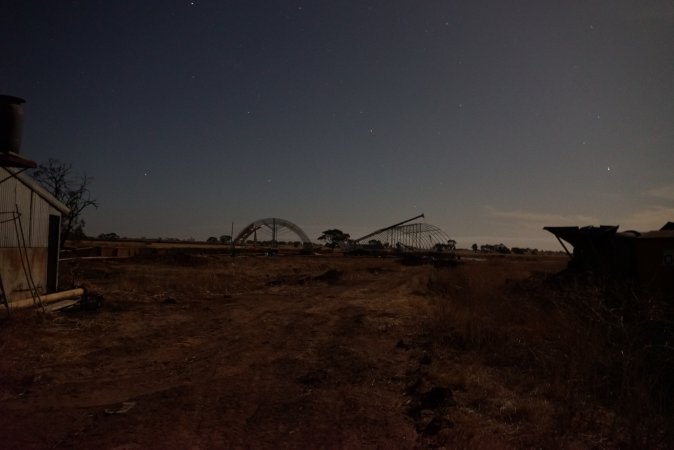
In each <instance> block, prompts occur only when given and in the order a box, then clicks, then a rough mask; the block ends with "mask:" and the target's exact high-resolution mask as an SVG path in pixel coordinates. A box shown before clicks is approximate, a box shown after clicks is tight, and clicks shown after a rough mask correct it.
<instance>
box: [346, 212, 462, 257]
mask: <svg viewBox="0 0 674 450" xmlns="http://www.w3.org/2000/svg"><path fill="white" fill-rule="evenodd" d="M417 219H425V216H424V215H423V214H419V215H418V216H415V217H412V218H411V219H407V220H403V221H402V222H399V223H396V224H395V225H391V226H388V227H385V228H381V229H379V230H376V231H373V232H372V233H370V234H367V235H365V236H363V237H361V238H358V239H356V240H354V241H353V245H354V246H360V247H367V246H368V245H370V244H369V243H370V242H371V241H377V245H378V244H379V243H381V245H382V247H383V248H389V249H393V250H397V251H431V250H435V249H436V248H437V246H438V245H447V244H448V242H449V240H450V238H449V236H448V235H447V233H445V232H444V231H442V230H441V229H440V228H438V227H436V226H434V225H431V224H428V223H425V222H419V223H410V222H413V221H415V220H417Z"/></svg>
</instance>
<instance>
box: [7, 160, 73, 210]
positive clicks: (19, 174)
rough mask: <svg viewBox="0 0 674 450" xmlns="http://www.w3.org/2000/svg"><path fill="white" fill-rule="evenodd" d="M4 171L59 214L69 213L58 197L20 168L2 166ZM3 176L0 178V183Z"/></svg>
mask: <svg viewBox="0 0 674 450" xmlns="http://www.w3.org/2000/svg"><path fill="white" fill-rule="evenodd" d="M3 169H4V170H5V171H7V172H8V175H9V177H13V178H15V179H17V180H19V181H20V182H21V183H22V184H24V185H25V186H26V187H27V188H28V189H30V190H31V191H33V192H35V193H36V194H37V195H39V196H40V197H42V198H43V199H44V200H45V201H46V202H47V203H49V204H50V205H51V206H53V207H54V208H56V209H57V210H58V211H60V212H61V214H68V213H70V209H69V208H68V207H67V206H66V205H64V204H63V203H62V202H61V201H60V200H59V199H57V198H56V197H54V196H53V195H52V194H51V193H50V192H49V191H47V190H46V189H45V188H44V187H43V186H42V185H41V184H40V183H38V182H37V181H36V180H35V179H33V178H32V177H31V176H29V175H26V174H25V173H23V171H21V170H16V169H12V168H9V167H3ZM4 178H5V177H2V178H0V183H1V182H2V180H3V179H4Z"/></svg>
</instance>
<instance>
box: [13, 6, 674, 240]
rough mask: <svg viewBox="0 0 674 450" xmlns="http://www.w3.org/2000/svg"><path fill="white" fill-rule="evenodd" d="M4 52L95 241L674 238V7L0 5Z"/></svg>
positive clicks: (41, 149) (31, 150)
mask: <svg viewBox="0 0 674 450" xmlns="http://www.w3.org/2000/svg"><path fill="white" fill-rule="evenodd" d="M0 42H2V44H1V45H2V55H3V61H2V67H1V69H0V91H1V93H3V94H10V95H16V96H20V97H24V98H25V99H26V100H27V103H26V105H25V117H26V124H25V128H24V145H23V153H24V154H25V155H27V156H29V157H31V158H33V159H35V160H37V161H45V160H46V159H47V158H57V159H60V160H62V161H67V162H70V163H72V164H73V165H74V166H75V167H76V168H77V169H79V170H81V171H86V173H87V174H88V175H91V176H92V177H94V184H93V186H92V188H93V192H94V194H95V197H96V198H97V199H98V200H99V203H100V207H99V208H98V209H97V210H92V211H89V212H87V213H86V217H85V219H86V221H87V228H86V231H87V232H88V233H90V234H94V235H96V234H98V233H102V232H116V233H118V234H121V235H127V236H148V237H158V236H164V237H170V236H176V237H189V236H193V237H195V238H198V239H204V238H206V237H208V236H211V235H214V236H219V235H220V234H224V233H227V234H228V233H229V230H230V226H231V222H232V221H234V222H235V229H236V230H239V229H241V228H242V227H244V226H245V225H246V224H248V223H249V222H251V221H253V220H255V219H259V218H262V217H281V218H284V219H288V220H291V221H293V222H295V223H297V224H298V225H300V226H301V227H302V228H304V229H305V231H307V233H308V234H309V236H311V237H312V238H314V239H315V238H316V237H317V236H318V235H319V234H320V232H321V231H322V230H324V229H326V228H333V227H337V228H341V229H343V230H344V231H346V232H349V233H351V234H352V235H353V236H360V235H363V234H365V233H366V232H368V231H371V230H373V229H375V228H378V227H380V226H385V225H389V224H391V223H395V222H397V221H400V220H402V219H405V218H408V217H411V216H413V215H416V214H418V213H421V212H424V213H426V216H427V221H428V222H430V223H432V224H434V225H437V226H440V227H441V228H443V229H444V230H445V231H446V232H447V233H448V234H449V235H450V236H452V237H453V238H455V239H457V240H458V241H459V244H460V245H462V246H469V245H470V244H472V243H473V242H478V243H484V242H504V243H506V244H509V245H526V246H535V247H546V248H557V244H556V241H555V240H554V238H553V237H552V235H548V234H547V233H546V232H544V231H542V230H541V227H542V226H543V225H574V224H577V225H589V224H595V225H598V224H600V223H601V224H619V225H621V227H623V228H632V229H640V230H647V229H653V228H657V227H659V226H661V225H662V224H663V223H664V222H666V221H667V220H674V176H673V174H674V82H673V81H672V80H674V3H673V2H671V1H633V2H629V1H590V2H581V1H578V2H576V1H574V2H552V1H550V2H546V1H522V2H503V1H496V0H494V1H484V2H480V1H463V2H458V1H365V0H363V1H331V2H328V1H310V2H302V1H276V2H274V1H205V0H204V1H198V0H195V1H193V2H190V1H134V2H130V1H93V0H91V1H70V2H66V1H26V0H24V1H11V0H10V1H5V2H4V3H3V11H2V14H0ZM609 168H610V170H609Z"/></svg>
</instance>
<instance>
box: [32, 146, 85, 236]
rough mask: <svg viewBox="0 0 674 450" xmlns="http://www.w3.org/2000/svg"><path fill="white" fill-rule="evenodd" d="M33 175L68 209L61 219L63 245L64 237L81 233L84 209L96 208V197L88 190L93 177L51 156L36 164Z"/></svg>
mask: <svg viewBox="0 0 674 450" xmlns="http://www.w3.org/2000/svg"><path fill="white" fill-rule="evenodd" d="M33 177H34V178H35V179H36V180H37V181H39V182H40V183H41V184H42V185H43V186H44V187H45V188H46V189H47V190H48V191H49V192H50V193H51V194H52V195H53V196H54V197H56V198H57V199H58V200H59V201H60V202H61V203H63V204H64V205H66V206H67V207H68V209H69V210H70V213H69V214H68V215H66V216H65V217H63V219H62V220H61V247H63V245H64V244H65V241H66V239H69V238H71V237H72V235H73V232H74V231H75V230H79V231H80V233H79V234H83V231H82V230H83V229H84V225H85V224H84V220H82V217H81V216H82V213H83V212H84V210H85V209H87V208H88V207H90V206H93V207H94V208H98V203H97V201H96V199H94V198H92V197H91V192H90V191H89V186H90V185H91V182H92V181H93V179H92V178H91V177H88V176H87V175H86V174H85V173H82V174H78V173H76V172H75V171H74V170H73V167H72V165H71V164H69V163H64V162H61V161H59V160H57V159H51V158H50V159H49V161H48V162H47V163H46V164H40V165H38V166H37V168H36V169H35V170H34V171H33Z"/></svg>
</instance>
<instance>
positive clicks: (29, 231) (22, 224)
mask: <svg viewBox="0 0 674 450" xmlns="http://www.w3.org/2000/svg"><path fill="white" fill-rule="evenodd" d="M68 212H69V211H68V208H67V207H66V206H65V205H64V204H63V203H61V202H59V201H58V200H57V199H56V198H55V197H54V196H53V195H51V194H50V193H49V192H48V191H46V190H45V189H44V188H43V187H42V186H41V185H40V184H39V183H37V182H36V181H35V180H33V179H32V178H30V177H29V176H28V175H25V174H24V173H20V172H19V171H17V170H14V169H10V168H6V167H0V279H1V280H2V283H3V286H4V290H5V292H6V294H7V296H8V298H9V300H10V301H12V300H17V299H21V298H25V297H30V296H31V293H30V283H29V282H28V277H27V276H26V267H27V266H28V268H29V269H30V270H29V273H30V275H31V278H32V280H33V283H34V285H35V287H36V288H37V290H38V291H39V292H41V293H44V292H49V291H53V290H55V289H56V288H57V286H56V280H57V278H58V277H57V275H58V246H59V232H60V223H61V216H62V215H63V214H67V213H68ZM50 250H51V251H50ZM26 263H27V264H26Z"/></svg>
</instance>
